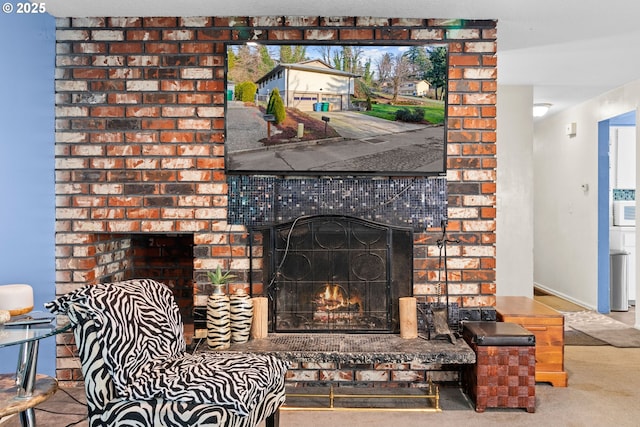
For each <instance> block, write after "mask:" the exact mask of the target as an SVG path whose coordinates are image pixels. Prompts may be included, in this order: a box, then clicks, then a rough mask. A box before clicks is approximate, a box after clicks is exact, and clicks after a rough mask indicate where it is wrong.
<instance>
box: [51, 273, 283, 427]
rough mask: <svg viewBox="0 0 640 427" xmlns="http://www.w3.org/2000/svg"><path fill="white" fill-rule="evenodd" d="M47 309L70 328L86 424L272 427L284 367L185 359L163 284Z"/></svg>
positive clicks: (201, 356)
mask: <svg viewBox="0 0 640 427" xmlns="http://www.w3.org/2000/svg"><path fill="white" fill-rule="evenodd" d="M46 307H47V309H48V310H49V311H51V312H52V313H54V314H62V315H67V316H68V317H69V320H70V322H71V324H72V326H73V332H74V336H75V341H76V346H77V347H78V355H79V357H80V361H81V363H82V374H83V376H84V384H85V391H86V394H87V405H88V411H89V425H90V426H92V427H93V426H149V427H151V426H154V427H155V426H229V427H252V426H256V425H257V424H258V423H260V422H261V421H262V420H266V425H267V426H272V427H276V426H277V424H278V409H279V407H280V405H281V404H282V403H284V399H285V392H284V375H285V373H286V369H287V365H286V363H285V362H283V361H281V360H279V359H277V358H275V357H273V356H269V355H253V354H238V355H233V354H229V353H226V354H220V353H216V352H208V353H207V352H205V353H198V354H189V353H186V343H185V341H184V337H183V332H182V319H181V316H180V311H179V309H178V306H177V304H176V302H175V300H174V298H173V294H172V292H171V290H170V289H169V288H167V287H166V286H165V285H163V284H161V283H158V282H155V281H153V280H148V279H143V280H129V281H125V282H118V283H111V284H99V285H89V286H85V287H83V288H80V289H78V290H76V291H73V292H71V293H69V294H67V295H63V296H61V297H59V298H57V299H56V300H54V301H52V302H50V303H48V304H46Z"/></svg>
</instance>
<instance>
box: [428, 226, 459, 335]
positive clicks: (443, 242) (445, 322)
mask: <svg viewBox="0 0 640 427" xmlns="http://www.w3.org/2000/svg"><path fill="white" fill-rule="evenodd" d="M441 226H442V237H441V238H440V239H438V240H437V241H436V244H437V245H438V249H439V254H438V268H439V270H438V275H439V279H440V280H439V283H438V305H440V304H442V288H441V286H442V270H443V265H444V294H445V301H446V306H445V309H444V313H442V310H440V309H434V310H432V311H433V324H434V332H435V335H436V337H437V336H439V335H440V336H442V335H444V336H446V337H447V338H449V340H450V341H451V343H452V344H453V343H455V337H454V336H453V333H452V332H451V329H450V328H449V320H450V319H449V272H448V270H447V243H460V240H457V239H447V222H446V221H445V220H442V223H441ZM443 252H444V263H443ZM442 314H444V318H443V316H442Z"/></svg>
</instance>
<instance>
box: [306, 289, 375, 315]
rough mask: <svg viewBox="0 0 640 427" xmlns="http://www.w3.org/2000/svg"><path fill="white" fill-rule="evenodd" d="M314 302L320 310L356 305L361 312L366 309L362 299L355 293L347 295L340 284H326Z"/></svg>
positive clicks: (333, 309) (346, 307)
mask: <svg viewBox="0 0 640 427" xmlns="http://www.w3.org/2000/svg"><path fill="white" fill-rule="evenodd" d="M314 303H315V304H316V306H317V308H318V310H320V311H335V310H340V309H348V308H350V307H351V306H356V305H357V306H358V311H359V312H360V313H361V314H362V312H363V311H364V307H363V304H362V299H361V298H360V297H359V296H357V295H354V294H352V295H349V296H347V292H346V291H345V290H344V288H343V287H342V286H340V285H332V284H327V285H325V286H324V288H323V289H322V290H320V292H318V293H317V294H316V298H315V299H314Z"/></svg>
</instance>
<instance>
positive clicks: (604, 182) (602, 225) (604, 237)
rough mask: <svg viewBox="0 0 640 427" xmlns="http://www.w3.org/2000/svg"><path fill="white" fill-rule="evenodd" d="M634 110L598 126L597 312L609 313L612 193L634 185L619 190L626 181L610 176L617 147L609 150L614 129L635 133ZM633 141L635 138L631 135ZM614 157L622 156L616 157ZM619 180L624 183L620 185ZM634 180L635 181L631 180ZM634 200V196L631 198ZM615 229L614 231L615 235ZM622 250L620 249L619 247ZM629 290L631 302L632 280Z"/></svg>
mask: <svg viewBox="0 0 640 427" xmlns="http://www.w3.org/2000/svg"><path fill="white" fill-rule="evenodd" d="M635 126H636V111H630V112H628V113H624V114H621V115H618V116H615V117H612V118H610V119H607V120H603V121H601V122H599V123H598V312H600V313H609V311H610V309H611V304H610V286H611V284H610V253H611V249H612V247H611V230H612V227H613V220H612V218H613V216H612V213H613V211H612V202H613V199H614V190H617V191H619V190H633V192H634V193H635V182H634V183H633V185H632V186H633V188H632V189H620V188H616V187H619V186H623V187H629V186H631V185H630V184H629V183H628V180H623V178H619V179H618V178H616V176H624V175H625V174H624V173H621V174H616V175H615V176H612V174H611V171H612V169H613V170H617V168H618V164H617V163H615V162H616V155H615V154H616V152H618V147H617V145H615V144H614V148H615V149H614V150H613V152H612V150H611V147H612V143H613V142H614V138H615V135H617V134H616V133H614V132H612V130H613V129H616V128H630V127H633V128H634V130H635ZM634 139H635V136H634ZM617 157H618V158H620V157H624V156H617ZM636 163H637V162H636V161H632V167H633V169H634V171H633V172H634V173H635V164H636ZM623 181H626V182H624V183H623ZM633 181H635V179H634V180H633ZM633 197H634V200H635V194H634V195H633ZM617 231H618V230H615V232H617ZM632 235H633V241H635V231H634V232H633V233H632ZM621 249H622V248H621ZM631 258H632V263H631V266H630V268H632V269H633V274H631V275H630V276H631V277H632V278H634V277H635V254H632V255H631ZM629 286H630V288H633V292H632V296H633V299H635V290H636V289H635V288H636V284H635V279H633V280H632V281H630V283H629Z"/></svg>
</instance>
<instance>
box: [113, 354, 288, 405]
mask: <svg viewBox="0 0 640 427" xmlns="http://www.w3.org/2000/svg"><path fill="white" fill-rule="evenodd" d="M286 369H287V364H286V363H285V362H283V361H281V360H279V359H277V358H275V357H274V356H270V355H256V354H236V353H217V352H210V353H198V354H193V355H192V354H184V355H183V356H182V357H179V358H175V359H173V360H167V361H164V362H163V361H155V362H153V363H150V364H148V365H147V366H146V367H145V369H144V370H143V371H141V372H139V373H138V376H137V377H136V378H131V382H130V383H129V385H128V387H126V388H125V389H124V390H123V391H122V397H125V398H127V399H131V400H149V399H155V398H161V399H166V400H172V401H180V402H194V403H214V404H216V405H220V406H222V407H224V408H226V409H229V410H231V411H232V412H235V413H237V414H239V415H248V414H249V413H251V411H252V410H253V409H254V408H255V407H256V405H257V404H258V403H259V402H260V401H262V400H263V399H264V395H265V393H266V392H269V391H270V390H274V389H278V388H280V387H282V382H283V379H284V376H285V373H286Z"/></svg>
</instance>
